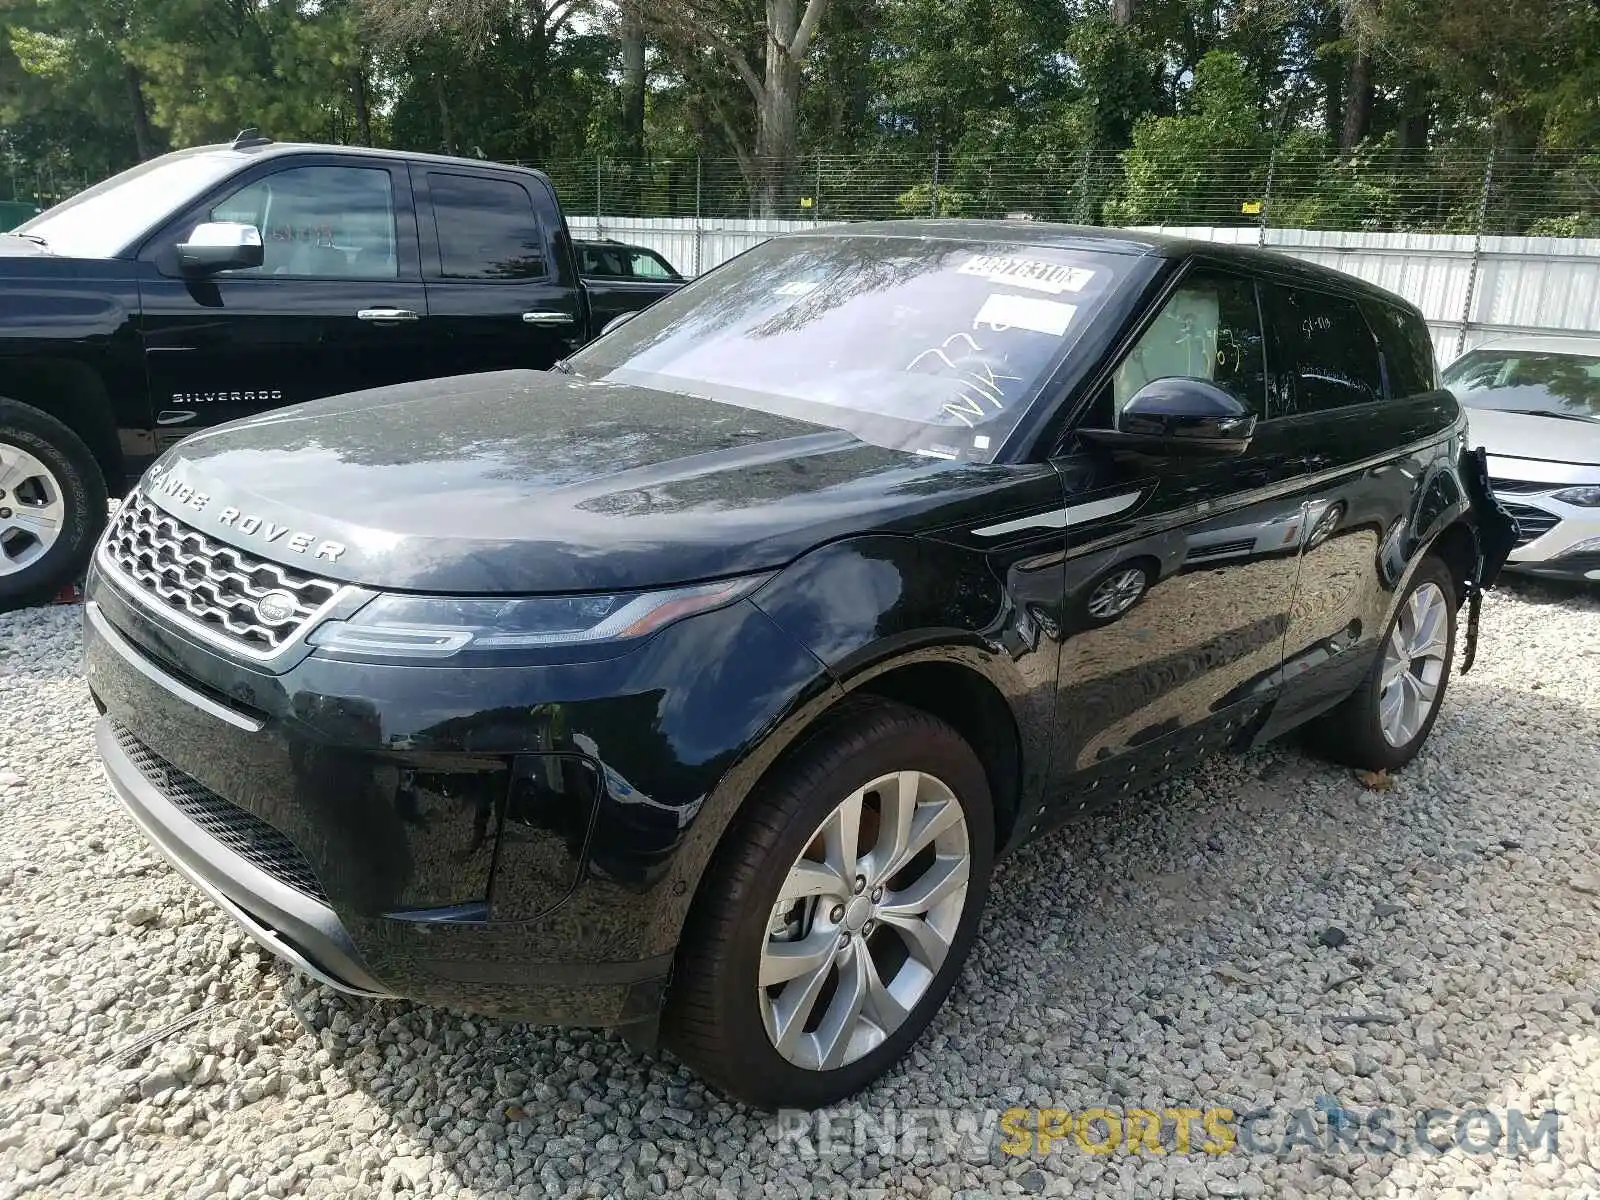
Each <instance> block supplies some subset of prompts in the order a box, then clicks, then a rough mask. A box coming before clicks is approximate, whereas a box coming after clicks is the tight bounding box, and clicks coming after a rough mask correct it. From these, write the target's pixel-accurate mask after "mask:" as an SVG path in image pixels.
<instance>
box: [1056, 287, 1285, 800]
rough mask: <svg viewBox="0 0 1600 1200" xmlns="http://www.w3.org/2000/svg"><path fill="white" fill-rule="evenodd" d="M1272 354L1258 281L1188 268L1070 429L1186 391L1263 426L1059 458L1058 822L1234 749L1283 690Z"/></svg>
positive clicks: (1279, 451)
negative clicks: (1175, 453)
mask: <svg viewBox="0 0 1600 1200" xmlns="http://www.w3.org/2000/svg"><path fill="white" fill-rule="evenodd" d="M1266 353H1267V346H1266V339H1265V338H1264V336H1263V328H1262V320H1261V310H1260V304H1259V299H1258V296H1257V287H1256V284H1255V282H1254V281H1253V280H1251V279H1250V278H1247V277H1245V276H1241V275H1235V274H1231V273H1227V272H1223V271H1220V270H1213V269H1210V268H1207V267H1191V268H1190V269H1188V270H1187V271H1186V272H1185V273H1184V274H1183V275H1182V276H1181V278H1180V279H1179V281H1178V284H1177V286H1176V287H1175V288H1174V289H1173V290H1172V291H1171V292H1170V294H1169V295H1168V297H1167V298H1166V300H1165V301H1164V302H1163V303H1162V304H1161V305H1160V306H1159V308H1158V310H1157V312H1156V313H1155V315H1154V317H1153V318H1152V319H1150V320H1149V321H1148V323H1147V324H1146V326H1145V328H1144V329H1143V331H1142V332H1141V333H1140V334H1139V336H1138V337H1137V339H1136V340H1135V341H1134V343H1133V345H1132V347H1131V349H1130V350H1129V351H1128V352H1127V353H1126V355H1125V356H1124V357H1123V359H1122V360H1121V362H1120V363H1119V364H1118V366H1117V368H1116V370H1115V371H1114V373H1113V374H1112V377H1111V378H1110V380H1109V381H1108V382H1107V383H1106V384H1105V385H1104V389H1103V392H1102V394H1101V395H1100V396H1099V397H1097V399H1096V401H1095V407H1094V409H1093V410H1092V411H1091V412H1090V413H1089V414H1088V416H1087V417H1086V419H1085V420H1084V421H1082V422H1080V424H1082V425H1084V426H1100V427H1110V426H1113V425H1114V423H1115V419H1116V414H1117V413H1118V412H1120V410H1121V408H1122V407H1123V406H1124V405H1125V404H1126V403H1127V402H1128V400H1129V399H1131V398H1132V396H1133V395H1134V394H1135V393H1136V392H1137V391H1138V390H1139V388H1140V387H1142V386H1143V385H1144V384H1146V383H1148V382H1151V381H1153V380H1156V379H1161V378H1167V377H1174V376H1182V377H1189V378H1196V379H1202V380H1206V381H1208V382H1211V383H1214V384H1216V385H1218V386H1220V387H1222V388H1224V389H1225V390H1227V391H1229V392H1231V393H1232V394H1233V395H1234V396H1236V397H1237V398H1238V399H1239V400H1241V401H1243V402H1244V403H1245V404H1246V405H1247V406H1248V407H1249V408H1250V410H1251V411H1252V412H1253V413H1255V414H1256V415H1257V417H1258V420H1259V422H1260V423H1259V424H1258V425H1257V431H1256V434H1255V437H1254V438H1253V439H1252V442H1251V445H1250V448H1249V450H1248V452H1246V453H1245V454H1244V455H1242V456H1240V457H1233V458H1220V457H1172V458H1166V459H1163V460H1159V461H1151V460H1144V461H1143V462H1140V463H1129V462H1127V461H1125V460H1124V461H1118V460H1113V459H1111V458H1110V457H1109V456H1108V455H1107V454H1106V453H1105V452H1103V451H1100V450H1091V449H1088V448H1084V449H1079V450H1077V451H1076V452H1072V453H1068V454H1066V455H1064V456H1062V457H1060V458H1059V459H1058V460H1057V461H1056V466H1057V469H1058V470H1059V471H1060V473H1061V476H1062V479H1063V482H1064V486H1065V488H1066V494H1067V513H1066V526H1067V548H1066V554H1067V561H1066V589H1067V594H1066V603H1065V609H1064V611H1065V614H1066V624H1065V628H1064V629H1063V631H1062V640H1061V660H1060V672H1059V676H1058V678H1059V689H1060V691H1059V696H1058V704H1057V717H1058V723H1057V727H1058V742H1057V745H1058V747H1059V750H1058V753H1057V755H1056V756H1055V762H1054V767H1053V770H1052V774H1053V776H1054V779H1053V783H1054V786H1053V787H1052V789H1051V794H1052V795H1053V796H1054V797H1056V801H1055V803H1056V812H1055V814H1054V815H1055V816H1056V817H1065V816H1070V815H1072V814H1073V813H1075V812H1077V811H1079V810H1082V809H1085V808H1088V807H1091V806H1094V805H1095V804H1096V803H1097V802H1101V801H1107V800H1112V799H1116V798H1118V797H1122V796H1125V795H1127V794H1128V793H1130V792H1133V791H1136V790H1138V789H1139V788H1141V787H1143V786H1147V785H1148V784H1149V783H1151V782H1153V781H1154V780H1156V779H1158V778H1159V777H1160V776H1161V775H1162V774H1164V773H1165V772H1166V771H1168V770H1170V769H1172V768H1173V767H1174V766H1176V765H1179V764H1181V763H1183V762H1186V761H1189V760H1191V759H1192V758H1194V757H1197V756H1198V755H1199V754H1200V753H1202V752H1204V751H1206V750H1209V749H1212V748H1215V747H1216V746H1218V745H1219V744H1224V743H1226V742H1228V741H1230V740H1231V739H1233V738H1235V737H1237V736H1239V735H1240V733H1241V732H1242V731H1244V730H1246V729H1247V728H1248V726H1249V723H1250V722H1251V720H1252V719H1253V717H1254V715H1255V714H1256V713H1257V712H1258V711H1260V709H1261V708H1262V707H1264V705H1265V703H1266V701H1267V700H1268V699H1269V698H1270V696H1271V694H1272V693H1273V690H1274V688H1275V687H1276V684H1277V676H1278V673H1279V670H1280V668H1281V666H1282V662H1283V644H1284V633H1285V630H1286V629H1287V628H1288V625H1289V622H1290V614H1291V611H1292V608H1293V602H1294V596H1295V586H1296V573H1297V570H1298V565H1299V560H1298V556H1299V548H1300V542H1301V538H1302V532H1303V528H1304V518H1305V507H1306V497H1305V496H1304V495H1303V494H1302V488H1301V484H1300V481H1301V478H1302V475H1303V471H1304V464H1303V451H1302V449H1301V447H1300V444H1299V442H1298V441H1297V440H1295V439H1293V438H1290V437H1287V436H1285V434H1286V431H1285V430H1284V429H1283V427H1282V426H1281V424H1279V423H1277V422H1273V421H1270V420H1267V419H1266V418H1267V417H1268V415H1269V414H1268V390H1269V389H1268V380H1269V376H1268V373H1267V371H1268V368H1267V361H1266ZM1071 444H1072V443H1069V445H1071Z"/></svg>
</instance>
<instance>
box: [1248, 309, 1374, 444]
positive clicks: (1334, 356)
mask: <svg viewBox="0 0 1600 1200" xmlns="http://www.w3.org/2000/svg"><path fill="white" fill-rule="evenodd" d="M1273 301H1274V303H1273V313H1274V320H1275V321H1276V322H1277V326H1278V339H1279V342H1280V343H1281V361H1282V362H1283V369H1284V371H1285V373H1286V374H1287V375H1288V377H1289V381H1288V382H1289V387H1288V396H1287V402H1288V405H1289V408H1290V411H1291V412H1295V413H1314V412H1326V411H1328V410H1330V409H1336V408H1347V407H1349V406H1350V405H1352V404H1369V403H1371V402H1372V401H1374V400H1379V399H1382V397H1383V377H1382V375H1381V373H1380V370H1379V366H1378V343H1377V341H1376V339H1374V338H1373V336H1372V329H1371V327H1370V326H1368V324H1367V319H1366V317H1364V316H1363V315H1362V313H1361V309H1360V307H1359V306H1358V305H1357V304H1356V302H1355V301H1354V300H1347V299H1345V298H1344V297H1343V296H1330V295H1327V294H1325V293H1322V292H1311V291H1304V290H1302V289H1300V288H1274V289H1273Z"/></svg>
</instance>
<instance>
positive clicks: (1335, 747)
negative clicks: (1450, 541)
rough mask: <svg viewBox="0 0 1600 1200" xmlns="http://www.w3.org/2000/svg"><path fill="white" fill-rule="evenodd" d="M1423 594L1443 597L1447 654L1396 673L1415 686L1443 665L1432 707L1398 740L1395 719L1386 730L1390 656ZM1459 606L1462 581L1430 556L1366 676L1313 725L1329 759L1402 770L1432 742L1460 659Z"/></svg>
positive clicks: (1311, 731)
mask: <svg viewBox="0 0 1600 1200" xmlns="http://www.w3.org/2000/svg"><path fill="white" fill-rule="evenodd" d="M1430 589H1432V591H1430ZM1419 595H1421V596H1423V597H1425V598H1426V597H1428V596H1431V595H1437V596H1438V597H1440V598H1442V604H1443V607H1442V612H1441V624H1442V626H1443V628H1442V629H1441V630H1439V634H1440V635H1441V636H1440V637H1439V639H1438V640H1440V641H1442V643H1443V658H1442V660H1439V659H1433V658H1431V657H1430V658H1429V659H1427V660H1422V661H1423V665H1422V666H1420V667H1419V666H1417V665H1416V664H1415V663H1414V664H1413V666H1412V667H1410V668H1407V669H1406V670H1405V671H1404V672H1402V673H1401V675H1400V676H1397V677H1396V679H1395V686H1399V687H1401V688H1402V689H1404V688H1407V687H1410V688H1413V689H1415V688H1416V683H1417V682H1421V683H1427V682H1428V679H1429V677H1431V676H1432V675H1433V668H1432V667H1431V666H1430V665H1429V664H1431V663H1434V662H1437V664H1438V665H1437V675H1436V681H1435V682H1433V684H1432V687H1433V692H1432V696H1431V707H1429V708H1428V710H1427V712H1426V715H1425V716H1424V717H1423V719H1422V720H1421V722H1420V723H1418V724H1414V725H1412V724H1403V725H1402V727H1401V728H1400V729H1399V730H1398V736H1399V740H1398V741H1396V730H1395V728H1394V726H1393V724H1391V726H1390V732H1388V733H1386V732H1385V713H1386V711H1391V710H1388V709H1386V706H1385V702H1384V697H1385V687H1384V677H1385V674H1386V673H1387V672H1389V671H1390V669H1391V668H1392V666H1393V665H1394V662H1393V660H1392V659H1391V656H1390V646H1391V644H1396V645H1397V646H1398V643H1399V642H1406V641H1408V640H1409V639H1408V636H1407V635H1408V631H1409V630H1410V628H1411V621H1412V614H1413V613H1414V612H1415V609H1414V608H1413V605H1414V603H1419V602H1418V601H1417V597H1418V596H1419ZM1457 605H1458V593H1457V587H1456V580H1455V577H1454V576H1453V575H1452V574H1451V572H1450V568H1449V567H1448V566H1446V565H1445V563H1444V561H1443V560H1442V559H1439V558H1436V557H1434V556H1432V555H1429V556H1428V557H1427V558H1425V559H1423V560H1422V563H1421V565H1419V566H1418V568H1417V571H1416V574H1415V575H1413V576H1412V579H1411V582H1410V584H1409V585H1408V586H1407V588H1406V591H1405V595H1404V596H1402V597H1401V599H1400V603H1399V604H1398V605H1397V606H1396V608H1395V615H1394V619H1393V620H1392V621H1390V623H1389V628H1388V629H1387V630H1385V632H1384V636H1383V642H1382V643H1381V645H1380V646H1379V649H1378V653H1377V655H1376V656H1375V658H1374V660H1373V664H1372V670H1371V671H1369V672H1368V674H1367V677H1366V679H1364V680H1363V681H1362V683H1361V686H1360V687H1359V688H1357V689H1356V691H1355V692H1353V693H1352V694H1351V695H1350V697H1349V698H1348V699H1347V700H1345V701H1344V702H1343V703H1341V704H1340V705H1339V706H1338V707H1337V708H1335V709H1332V710H1331V711H1330V712H1328V713H1326V714H1324V715H1323V716H1321V717H1318V718H1317V719H1316V720H1315V721H1313V722H1311V724H1310V725H1308V726H1307V730H1306V732H1307V735H1308V740H1309V742H1310V744H1311V746H1312V748H1313V749H1315V750H1316V751H1317V752H1318V753H1319V754H1321V755H1322V756H1323V757H1325V758H1329V759H1332V760H1333V761H1335V762H1341V763H1344V764H1346V765H1348V766H1352V767H1361V768H1364V769H1366V770H1369V771H1393V770H1397V769H1398V768H1400V767H1403V766H1405V765H1406V764H1407V763H1408V762H1410V761H1411V760H1412V759H1413V758H1415V757H1416V756H1417V752H1418V751H1420V750H1421V749H1422V747H1423V744H1424V743H1425V742H1427V740H1428V735H1429V734H1430V733H1431V732H1432V731H1433V723H1434V722H1435V721H1436V720H1438V718H1439V710H1440V709H1441V708H1442V707H1443V706H1444V697H1445V692H1446V690H1447V689H1448V687H1449V684H1450V668H1451V666H1452V664H1453V663H1454V661H1455V651H1456V608H1457ZM1402 657H1403V656H1402ZM1407 674H1409V675H1410V676H1411V677H1412V679H1411V680H1406V679H1405V678H1404V676H1405V675H1407Z"/></svg>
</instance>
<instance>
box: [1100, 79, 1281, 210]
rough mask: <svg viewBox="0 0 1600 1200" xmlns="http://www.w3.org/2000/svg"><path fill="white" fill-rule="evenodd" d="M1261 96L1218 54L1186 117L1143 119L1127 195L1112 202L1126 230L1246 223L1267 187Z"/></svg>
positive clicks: (1130, 160) (1131, 154) (1197, 84)
mask: <svg viewBox="0 0 1600 1200" xmlns="http://www.w3.org/2000/svg"><path fill="white" fill-rule="evenodd" d="M1260 101H1261V96H1260V93H1259V89H1258V87H1257V84H1256V81H1255V80H1254V79H1252V78H1251V77H1250V74H1249V72H1248V71H1247V70H1246V67H1245V64H1244V61H1243V60H1242V59H1241V58H1240V57H1239V56H1238V55H1236V54H1230V53H1227V52H1225V51H1220V50H1213V51H1211V52H1210V53H1209V54H1207V55H1206V56H1205V57H1204V58H1202V59H1201V60H1200V62H1199V64H1198V65H1197V66H1196V67H1195V72H1194V86H1193V88H1192V90H1191V91H1190V94H1189V96H1188V99H1187V101H1186V103H1185V105H1184V111H1183V112H1182V113H1181V114H1179V115H1178V116H1172V117H1143V118H1141V119H1140V120H1139V122H1138V123H1137V124H1136V125H1135V126H1134V129H1133V147H1132V148H1131V149H1130V150H1129V151H1128V154H1127V159H1126V169H1127V175H1126V180H1125V184H1124V187H1125V190H1124V192H1123V194H1122V195H1121V196H1118V197H1115V198H1113V199H1111V200H1108V201H1107V202H1106V208H1105V211H1106V216H1107V218H1108V219H1109V220H1111V221H1112V222H1113V223H1115V224H1122V225H1223V224H1233V223H1238V222H1239V221H1240V219H1241V214H1240V210H1241V207H1242V205H1243V204H1244V203H1246V202H1247V201H1253V200H1255V199H1257V198H1259V197H1260V195H1261V192H1262V190H1263V186H1264V184H1265V178H1264V174H1263V167H1264V166H1265V163H1264V162H1263V161H1262V155H1261V154H1260V151H1261V150H1262V149H1263V147H1265V146H1266V144H1267V134H1266V131H1265V130H1264V129H1263V128H1262V125H1261V118H1260V111H1261V103H1260Z"/></svg>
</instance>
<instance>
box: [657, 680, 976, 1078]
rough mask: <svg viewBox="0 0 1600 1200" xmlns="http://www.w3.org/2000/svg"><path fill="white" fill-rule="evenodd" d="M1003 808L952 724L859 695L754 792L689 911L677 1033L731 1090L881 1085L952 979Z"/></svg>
mask: <svg viewBox="0 0 1600 1200" xmlns="http://www.w3.org/2000/svg"><path fill="white" fill-rule="evenodd" d="M993 852H994V815H993V807H992V802H991V799H990V795H989V786H988V781H987V779H986V777H985V775H984V771H983V767H982V765H981V764H980V763H979V762H978V759H977V756H976V755H975V754H974V753H973V752H972V750H971V748H970V747H969V746H968V745H967V744H966V743H965V742H964V741H963V740H962V739H961V737H960V735H958V734H957V733H956V732H955V731H954V730H953V729H951V728H950V727H949V726H948V725H946V724H944V723H943V722H942V721H939V720H937V719H936V718H934V717H932V716H929V715H927V714H925V713H922V712H918V711H916V710H913V709H908V708H904V707H901V706H899V705H893V704H888V703H870V704H865V705H851V706H850V708H849V710H848V714H847V715H846V714H840V715H839V716H837V717H835V718H834V719H833V720H831V721H829V722H828V723H827V724H826V725H825V726H824V727H823V728H822V729H820V730H819V731H818V732H817V733H816V734H814V735H813V736H812V737H811V738H810V739H809V740H808V741H807V743H806V744H805V746H804V747H803V748H802V749H801V750H800V751H799V753H798V754H797V756H796V757H795V759H794V760H793V761H792V762H791V763H790V764H789V765H788V767H787V768H786V769H784V770H782V771H781V773H780V774H779V775H778V776H776V777H774V778H773V779H771V780H769V781H768V782H767V783H766V784H765V785H764V786H763V787H762V788H761V789H760V790H759V791H758V792H757V793H756V794H755V795H753V796H751V798H750V799H749V800H748V801H747V803H746V807H745V809H744V811H743V812H742V813H741V814H740V819H739V820H738V821H736V824H735V827H734V828H733V830H732V831H731V832H730V834H729V835H728V840H727V841H726V842H725V843H724V845H723V846H722V847H721V848H720V849H719V851H718V856H717V860H716V862H715V864H714V866H713V868H712V873H711V875H710V876H708V879H707V882H706V886H705V887H704V888H703V889H702V893H701V896H700V899H699V901H698V902H697V905H696V909H695V912H694V913H693V914H692V915H691V920H690V927H689V929H688V931H687V932H686V935H685V939H684V943H683V948H682V951H681V953H680V956H679V963H678V970H677V972H676V977H675V979H674V982H673V986H672V991H671V993H670V994H669V996H668V1002H667V1012H666V1024H665V1033H666V1039H667V1044H668V1045H669V1046H670V1047H671V1048H672V1049H673V1050H674V1051H675V1052H676V1053H677V1054H678V1056H679V1057H681V1058H682V1059H684V1061H685V1062H687V1063H688V1064H689V1065H690V1066H691V1067H693V1068H694V1069H695V1070H696V1071H698V1072H699V1073H700V1074H701V1075H703V1076H704V1077H705V1078H706V1079H708V1080H709V1081H710V1082H712V1083H713V1084H714V1085H716V1086H717V1087H718V1088H720V1089H721V1090H722V1091H723V1092H725V1093H727V1094H728V1095H729V1096H731V1097H733V1098H734V1099H737V1100H742V1101H745V1102H746V1103H749V1104H753V1105H757V1106H760V1107H767V1108H777V1107H785V1106H794V1107H802V1108H815V1107H818V1106H821V1105H824V1104H829V1103H831V1102H833V1101H835V1100H838V1099H840V1098H842V1097H844V1096H848V1095H850V1094H851V1093H852V1092H855V1091H858V1090H859V1089H861V1088H862V1087H865V1086H866V1085H867V1084H869V1083H871V1082H872V1081H873V1080H874V1079H876V1078H877V1077H878V1076H879V1075H881V1074H882V1073H883V1072H884V1071H885V1070H887V1069H888V1068H889V1067H890V1066H891V1065H892V1064H893V1063H894V1062H895V1061H896V1060H898V1059H899V1058H900V1057H901V1056H902V1055H903V1054H904V1053H905V1052H906V1050H907V1049H908V1048H909V1047H910V1046H911V1043H912V1042H913V1041H915V1040H916V1038H917V1036H918V1035H919V1034H920V1033H921V1032H922V1030H923V1029H924V1028H925V1027H926V1026H927V1024H928V1022H929V1021H930V1020H931V1019H932V1017H933V1015H934V1013H935V1012H937V1011H938V1008H939V1006H940V1004H941V1003H942V1002H943V1001H944V997H945V995H946V994H947V993H948V992H949V990H950V988H951V986H952V984H953V983H954V982H955V978H956V975H957V974H958V973H959V972H960V969H961V964H962V962H963V961H964V960H965V958H966V955H967V951H968V949H969V947H970V946H971V943H972V939H973V937H974V935H975V933H976V931H977V925H978V918H979V915H980V914H981V912H982V910H983V904H984V900H985V898H986V896H987V894H988V883H989V868H990V863H991V860H992V857H993Z"/></svg>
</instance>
